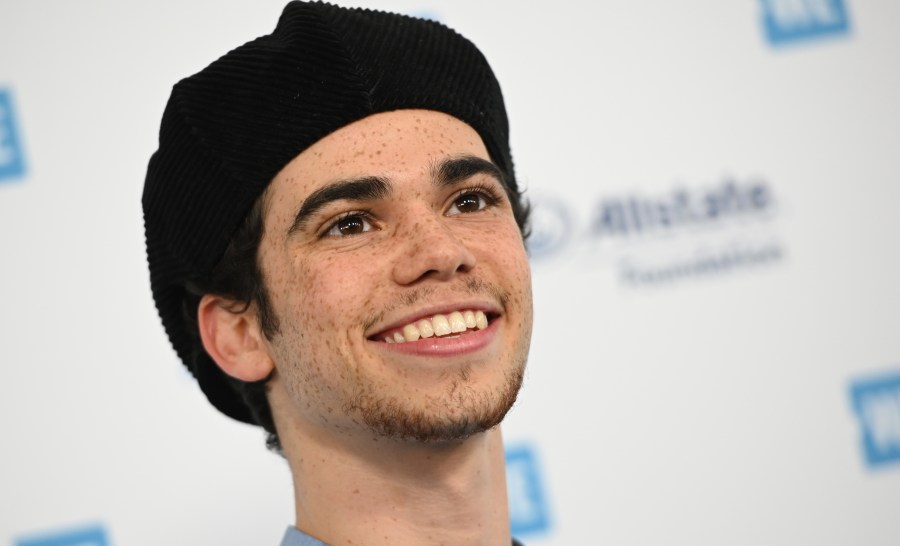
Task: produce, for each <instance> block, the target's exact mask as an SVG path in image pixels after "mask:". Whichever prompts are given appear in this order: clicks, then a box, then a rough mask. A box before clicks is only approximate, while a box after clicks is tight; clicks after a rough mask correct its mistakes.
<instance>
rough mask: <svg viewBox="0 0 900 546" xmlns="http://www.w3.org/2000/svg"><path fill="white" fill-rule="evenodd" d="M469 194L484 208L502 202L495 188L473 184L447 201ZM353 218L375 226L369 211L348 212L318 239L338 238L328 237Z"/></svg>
mask: <svg viewBox="0 0 900 546" xmlns="http://www.w3.org/2000/svg"><path fill="white" fill-rule="evenodd" d="M469 194H474V195H478V196H479V197H480V198H481V199H483V200H484V203H485V207H484V208H487V207H493V206H496V205H498V204H499V203H500V202H501V201H502V200H503V197H502V196H501V195H500V193H499V192H498V191H497V189H496V188H493V187H491V186H488V185H485V184H473V185H472V186H468V187H465V188H462V189H460V190H458V191H457V192H456V193H455V194H453V196H452V197H451V198H450V199H449V201H450V203H453V204H454V205H455V203H456V201H457V200H458V199H459V198H460V197H463V196H465V195H469ZM451 206H453V205H451ZM478 210H483V209H478ZM459 214H471V213H464V212H460V213H459ZM354 217H358V218H360V219H361V220H362V221H364V222H366V223H367V224H369V225H370V226H371V225H374V224H375V219H374V217H373V216H372V213H371V211H369V210H350V211H347V212H344V213H341V215H340V216H338V217H337V218H335V219H334V221H332V222H330V223H328V224H327V225H326V226H325V228H324V229H323V230H322V232H321V234H320V235H319V238H320V239H325V238H327V237H340V235H330V233H331V231H332V230H333V229H335V228H336V227H337V226H338V225H339V224H340V223H341V222H343V221H344V220H347V219H348V218H354ZM353 235H356V234H353ZM353 235H348V236H347V237H352V236H353Z"/></svg>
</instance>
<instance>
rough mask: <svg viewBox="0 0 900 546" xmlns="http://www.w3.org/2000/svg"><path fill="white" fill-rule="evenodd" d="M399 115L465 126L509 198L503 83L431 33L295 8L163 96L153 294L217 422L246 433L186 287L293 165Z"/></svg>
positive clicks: (153, 190) (367, 17) (151, 171)
mask: <svg viewBox="0 0 900 546" xmlns="http://www.w3.org/2000/svg"><path fill="white" fill-rule="evenodd" d="M400 109H426V110H436V111H440V112H444V113H446V114H449V115H451V116H453V117H455V118H457V119H459V120H461V121H463V122H465V123H467V124H468V125H470V126H471V127H472V128H473V129H475V130H476V131H477V132H478V134H479V135H480V136H481V138H482V140H483V141H484V144H485V146H486V148H487V150H488V153H489V154H490V156H491V159H492V160H493V161H494V162H495V163H496V164H497V166H498V167H500V169H502V170H503V171H504V172H505V174H506V175H507V176H508V181H509V183H510V185H511V186H512V188H511V189H512V190H513V191H516V187H515V176H514V173H513V164H512V158H511V156H510V151H509V136H508V132H509V129H508V122H507V118H506V110H505V108H504V105H503V97H502V95H501V92H500V86H499V84H498V83H497V80H496V78H495V77H494V74H493V72H492V71H491V68H490V66H489V65H488V63H487V61H486V60H485V58H484V57H483V56H482V54H481V52H479V51H478V49H477V48H476V47H475V46H474V45H473V44H472V43H471V42H469V41H468V40H466V39H465V38H464V37H462V36H460V35H459V34H457V33H456V32H454V31H453V30H451V29H449V28H447V27H446V26H444V25H441V24H440V23H436V22H433V21H427V20H422V19H416V18H412V17H408V16H404V15H397V14H393V13H385V12H379V11H372V10H364V9H348V8H342V7H338V6H334V5H330V4H325V3H319V2H316V3H308V2H299V1H295V2H291V3H290V4H288V5H287V6H286V7H285V9H284V12H283V13H282V15H281V18H280V19H279V21H278V25H277V26H276V27H275V30H274V31H273V32H272V33H271V34H268V35H266V36H262V37H260V38H257V39H256V40H253V41H251V42H248V43H246V44H244V45H243V46H240V47H238V48H236V49H234V50H232V51H231V52H229V53H227V54H226V55H224V56H223V57H221V58H220V59H218V60H217V61H215V62H213V63H212V64H210V65H209V66H208V67H206V68H205V69H203V70H202V71H200V72H199V73H197V74H195V75H193V76H190V77H188V78H185V79H184V80H182V81H180V82H178V83H177V84H176V85H175V86H174V87H173V89H172V95H171V97H170V98H169V102H168V104H167V105H166V109H165V112H164V113H163V118H162V124H161V127H160V134H159V149H158V150H157V151H156V153H154V154H153V157H152V158H151V159H150V165H149V167H148V170H147V178H146V181H145V185H144V194H143V207H144V229H145V234H146V239H147V259H148V262H149V266H150V286H151V289H152V292H153V297H154V300H155V301H156V307H157V309H158V311H159V315H160V317H161V318H162V322H163V326H164V327H165V330H166V333H167V334H168V336H169V339H170V341H171V342H172V345H173V346H174V348H175V350H176V352H177V353H178V356H179V357H180V358H181V360H182V361H183V362H184V363H185V365H186V366H187V367H188V368H189V369H190V370H191V372H192V373H193V375H194V377H196V378H197V381H198V383H199V384H200V387H201V388H202V390H203V392H204V393H205V394H206V396H207V398H209V400H210V402H212V404H213V405H214V406H215V407H216V408H218V409H219V410H220V411H222V412H223V413H225V414H226V415H229V416H231V417H233V418H235V419H238V420H240V421H244V422H247V423H254V419H253V417H252V416H251V413H250V410H249V408H248V407H247V406H246V405H245V404H244V402H243V401H242V399H241V396H240V395H239V394H238V393H237V391H236V390H235V389H234V388H233V387H232V383H231V382H230V381H229V380H228V378H227V377H226V376H225V374H224V373H223V372H222V371H221V370H220V369H219V367H218V366H217V365H216V364H215V363H214V362H213V361H212V359H211V358H210V357H209V356H208V355H207V354H206V352H205V351H204V349H203V347H202V345H201V343H200V340H199V339H198V338H197V336H196V335H195V334H192V333H191V332H190V330H189V326H188V320H187V318H186V317H185V311H184V307H185V302H186V301H187V300H188V292H187V290H186V284H187V283H188V282H189V281H191V280H195V279H203V278H205V277H206V276H208V275H209V273H210V272H211V270H212V269H213V267H214V266H215V265H216V264H217V263H218V261H219V260H220V259H221V257H222V255H223V253H224V252H225V248H226V247H227V245H228V242H229V240H230V239H231V237H232V234H233V233H234V232H235V230H236V229H237V228H238V226H239V225H240V224H241V222H242V221H243V219H244V217H245V216H246V214H247V212H248V211H249V210H250V208H251V207H252V206H253V204H254V202H255V201H256V200H257V198H258V197H259V196H260V195H261V194H262V192H263V191H264V190H265V188H266V187H267V186H268V184H269V182H270V181H271V180H272V179H273V177H274V176H275V175H276V174H277V173H278V172H279V171H280V170H281V169H282V168H283V167H284V166H285V165H287V164H288V163H289V162H290V161H291V160H292V159H293V158H294V157H296V156H297V155H298V154H300V153H301V152H302V151H303V150H305V149H306V148H308V147H309V146H311V145H312V144H314V143H315V142H316V141H318V140H320V139H321V138H323V137H325V136H327V135H328V134H330V133H332V132H334V131H336V130H337V129H339V128H341V127H343V126H345V125H348V124H350V123H352V122H354V121H357V120H360V119H362V118H365V117H367V116H370V115H372V114H376V113H379V112H387V111H392V110H400Z"/></svg>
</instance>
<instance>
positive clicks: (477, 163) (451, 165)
mask: <svg viewBox="0 0 900 546" xmlns="http://www.w3.org/2000/svg"><path fill="white" fill-rule="evenodd" d="M476 174H486V175H488V176H491V177H493V178H496V179H497V181H498V182H500V184H502V185H503V186H504V187H505V186H506V184H505V183H504V179H503V173H502V172H501V171H500V168H499V167H497V166H496V165H494V164H493V163H491V162H490V161H488V160H487V159H482V158H480V157H476V156H474V155H463V156H458V157H450V158H447V159H445V160H443V161H441V162H440V163H438V164H437V165H435V167H434V168H433V169H432V176H433V177H434V181H435V183H436V184H437V185H438V186H452V185H454V184H458V183H459V182H462V181H463V180H467V179H469V178H471V177H473V176H475V175H476Z"/></svg>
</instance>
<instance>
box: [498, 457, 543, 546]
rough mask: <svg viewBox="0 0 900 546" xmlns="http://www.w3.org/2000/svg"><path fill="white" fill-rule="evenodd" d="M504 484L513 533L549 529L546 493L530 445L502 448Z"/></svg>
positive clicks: (525, 533)
mask: <svg viewBox="0 0 900 546" xmlns="http://www.w3.org/2000/svg"><path fill="white" fill-rule="evenodd" d="M506 487H507V490H508V493H509V520H510V526H511V529H512V534H513V536H516V537H521V536H524V535H528V534H534V533H541V532H545V531H547V530H548V529H549V528H550V515H549V510H548V506H547V496H546V494H545V492H544V487H543V484H542V483H541V479H540V472H539V465H538V460H537V456H536V455H535V451H534V449H533V448H532V447H531V446H527V445H522V446H516V447H512V448H508V449H507V450H506Z"/></svg>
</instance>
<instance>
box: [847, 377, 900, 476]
mask: <svg viewBox="0 0 900 546" xmlns="http://www.w3.org/2000/svg"><path fill="white" fill-rule="evenodd" d="M850 398H851V400H852V403H853V411H854V412H855V413H856V417H857V419H859V424H860V427H861V431H862V447H863V451H864V453H865V457H866V462H867V463H868V464H869V466H872V467H877V466H881V465H884V464H888V463H895V464H897V463H900V372H897V373H896V374H894V375H890V376H883V377H880V378H873V379H867V380H862V381H857V382H855V383H853V384H852V385H851V386H850Z"/></svg>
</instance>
